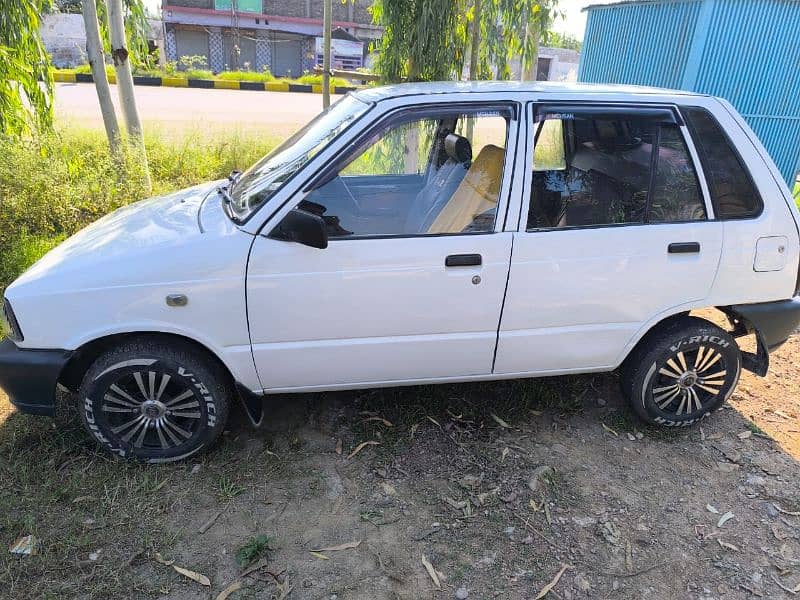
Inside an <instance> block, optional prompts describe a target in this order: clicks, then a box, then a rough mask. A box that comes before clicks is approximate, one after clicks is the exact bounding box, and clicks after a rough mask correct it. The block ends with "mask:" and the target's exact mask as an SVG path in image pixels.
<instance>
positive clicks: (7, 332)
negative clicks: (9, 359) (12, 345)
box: [0, 298, 24, 342]
mask: <svg viewBox="0 0 800 600" xmlns="http://www.w3.org/2000/svg"><path fill="white" fill-rule="evenodd" d="M3 338H8V339H10V340H11V341H13V342H21V341H22V340H23V339H24V338H23V337H22V330H20V328H19V323H17V317H16V316H14V311H13V310H11V304H9V302H8V300H6V299H5V298H3V310H0V339H3Z"/></svg>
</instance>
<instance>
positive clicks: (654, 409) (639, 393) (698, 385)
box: [622, 316, 742, 427]
mask: <svg viewBox="0 0 800 600" xmlns="http://www.w3.org/2000/svg"><path fill="white" fill-rule="evenodd" d="M741 369H742V357H741V353H740V351H739V346H738V345H737V344H736V340H734V339H733V337H731V336H730V335H729V334H728V333H727V332H726V331H724V330H722V329H720V328H719V327H717V326H716V325H714V324H712V323H709V322H708V321H706V320H704V319H699V318H697V317H689V316H687V317H681V318H680V319H678V320H676V321H674V322H673V323H672V324H671V325H668V326H667V327H665V328H664V329H661V330H660V331H656V332H654V333H653V334H650V335H648V336H647V338H645V340H644V341H643V343H642V344H640V347H639V348H637V350H636V351H634V353H633V354H631V356H630V357H628V359H627V360H626V361H625V365H624V366H623V370H622V389H623V393H624V394H625V396H627V398H628V401H629V402H630V405H631V407H632V408H633V411H634V412H635V413H636V414H637V415H638V416H639V417H640V418H641V419H642V420H644V421H646V422H647V423H651V424H653V425H662V426H664V427H688V426H689V425H693V424H694V423H697V422H698V421H700V420H701V419H703V418H705V417H706V416H708V415H709V414H711V413H712V412H714V411H715V410H717V409H718V408H719V407H721V406H722V405H723V404H724V403H725V402H726V401H727V400H728V398H730V396H731V394H732V393H733V390H734V389H735V388H736V384H737V383H738V382H739V375H740V374H741Z"/></svg>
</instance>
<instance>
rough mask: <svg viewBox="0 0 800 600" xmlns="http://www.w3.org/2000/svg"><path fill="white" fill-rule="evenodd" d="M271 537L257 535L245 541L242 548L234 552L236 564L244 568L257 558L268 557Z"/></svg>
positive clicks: (270, 548)
mask: <svg viewBox="0 0 800 600" xmlns="http://www.w3.org/2000/svg"><path fill="white" fill-rule="evenodd" d="M273 541H274V540H273V538H272V536H269V535H264V534H259V535H256V536H254V537H251V538H250V539H249V540H247V543H246V544H245V545H244V546H241V547H240V548H239V549H238V550H237V551H236V564H238V565H239V566H240V567H241V568H244V567H246V566H248V565H250V564H252V563H253V562H254V561H256V560H258V559H259V558H263V557H266V556H268V555H269V552H270V551H271V550H272V542H273Z"/></svg>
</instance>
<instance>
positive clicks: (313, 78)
mask: <svg viewBox="0 0 800 600" xmlns="http://www.w3.org/2000/svg"><path fill="white" fill-rule="evenodd" d="M291 82H292V83H301V84H303V85H322V74H321V73H320V74H318V75H315V74H313V73H305V74H304V75H302V76H300V77H298V78H297V79H292V80H291ZM330 85H331V87H347V86H349V85H350V82H349V81H347V80H346V79H342V78H341V77H331V83H330Z"/></svg>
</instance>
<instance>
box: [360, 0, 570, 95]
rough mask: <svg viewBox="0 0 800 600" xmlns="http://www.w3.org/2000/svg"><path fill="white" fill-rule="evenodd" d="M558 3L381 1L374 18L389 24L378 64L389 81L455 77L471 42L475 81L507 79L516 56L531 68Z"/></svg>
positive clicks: (539, 0)
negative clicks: (512, 59)
mask: <svg viewBox="0 0 800 600" xmlns="http://www.w3.org/2000/svg"><path fill="white" fill-rule="evenodd" d="M557 6H558V0H452V1H450V0H376V1H375V3H374V4H373V6H372V14H373V19H374V21H375V22H376V23H377V24H380V25H382V26H383V27H384V35H383V38H382V40H381V42H380V44H379V46H378V49H379V50H380V55H379V57H378V61H377V63H376V68H377V70H378V72H379V73H380V74H381V75H383V77H384V78H385V79H386V80H387V81H402V80H404V79H405V80H409V81H429V80H436V79H452V78H453V77H460V75H461V72H462V69H463V66H464V59H465V53H464V48H466V47H467V46H469V47H470V79H489V78H492V77H498V78H500V79H507V78H508V77H509V74H510V69H509V61H510V60H511V58H512V57H515V56H518V57H519V58H520V60H521V62H522V69H523V73H525V72H529V71H530V70H531V68H532V67H534V68H535V65H536V62H537V57H538V46H539V43H540V42H541V41H542V40H543V38H546V36H547V33H548V30H549V28H550V25H551V24H552V21H553V19H554V17H555V16H556V14H557ZM495 70H496V72H495Z"/></svg>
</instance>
